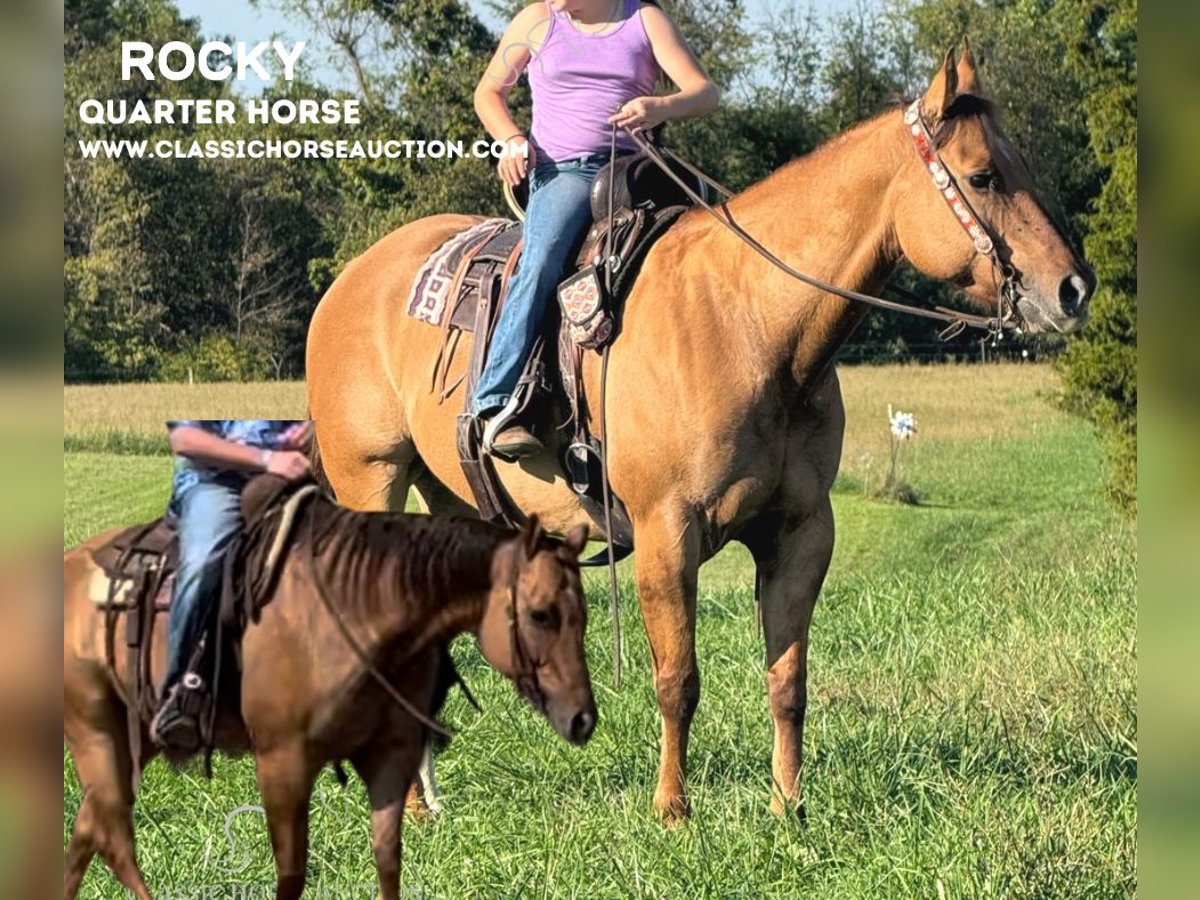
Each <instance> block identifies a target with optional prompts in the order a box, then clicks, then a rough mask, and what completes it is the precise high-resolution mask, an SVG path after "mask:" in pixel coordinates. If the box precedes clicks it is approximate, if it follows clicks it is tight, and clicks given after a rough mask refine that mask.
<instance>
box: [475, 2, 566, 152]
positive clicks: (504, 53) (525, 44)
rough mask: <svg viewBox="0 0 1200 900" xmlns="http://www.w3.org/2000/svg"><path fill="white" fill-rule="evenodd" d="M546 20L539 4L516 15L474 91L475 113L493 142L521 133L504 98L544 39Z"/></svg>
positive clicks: (544, 11) (544, 9) (506, 97)
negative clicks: (493, 139)
mask: <svg viewBox="0 0 1200 900" xmlns="http://www.w3.org/2000/svg"><path fill="white" fill-rule="evenodd" d="M547 18H548V14H547V12H546V6H545V4H543V3H534V4H531V5H529V6H527V7H525V9H523V10H521V11H520V12H519V13H517V14H516V16H514V17H513V20H512V22H510V23H509V26H508V28H507V29H505V32H504V37H502V38H501V39H500V44H499V46H497V47H496V52H495V53H494V54H493V55H492V59H491V62H489V63H488V66H487V68H486V69H485V70H484V72H483V77H482V78H480V79H479V84H478V85H477V86H476V88H475V113H476V115H478V116H479V121H480V122H482V123H483V127H484V128H486V129H487V132H488V134H490V135H491V136H492V137H493V138H495V139H496V140H497V141H507V140H508V139H509V138H511V137H513V136H514V135H517V134H521V133H522V132H521V129H520V127H519V126H518V125H517V123H516V122H515V121H514V120H513V117H512V113H510V112H509V109H508V95H509V94H510V93H512V89H513V85H515V84H516V83H517V79H518V78H520V77H521V73H522V72H524V71H525V67H526V66H527V65H529V60H530V58H531V57H532V56H533V52H534V51H535V50H536V49H537V45H538V44H540V42H541V40H542V38H544V37H545V35H546V30H547V26H546V24H545V23H546V19H547Z"/></svg>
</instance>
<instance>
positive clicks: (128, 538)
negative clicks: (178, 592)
mask: <svg viewBox="0 0 1200 900" xmlns="http://www.w3.org/2000/svg"><path fill="white" fill-rule="evenodd" d="M317 490H318V489H317V486H316V485H315V484H312V483H308V484H303V485H292V484H289V483H287V482H285V481H283V479H281V478H278V477H277V476H274V475H264V476H260V477H258V478H255V479H252V480H251V481H250V482H248V483H247V484H246V486H245V487H244V488H243V490H242V501H241V507H242V518H243V527H242V531H241V534H240V536H239V537H238V538H237V539H235V541H234V542H233V544H232V545H231V546H230V547H229V548H228V550H226V552H225V558H224V560H223V566H224V576H223V579H222V587H221V595H220V605H219V613H218V615H216V616H214V617H213V620H212V621H211V622H210V623H209V625H208V628H207V630H206V632H205V636H204V638H203V639H202V640H201V641H200V644H199V646H197V647H196V648H194V649H193V652H192V656H191V659H190V664H189V666H188V669H189V671H192V672H203V673H205V674H207V675H209V677H208V679H207V687H206V688H205V689H204V691H203V693H204V694H205V697H204V700H203V703H202V706H201V712H202V713H203V714H202V715H201V716H200V721H201V733H202V734H201V737H202V745H203V749H204V750H205V754H206V759H205V763H206V767H208V766H210V765H211V762H210V757H211V752H212V746H213V740H212V738H213V724H214V721H215V718H216V713H217V712H218V710H228V711H230V712H232V713H234V714H235V715H237V714H239V713H238V709H239V706H240V702H239V701H240V697H239V691H238V679H237V677H229V676H236V675H237V672H238V671H239V669H240V663H239V661H238V659H237V654H236V653H231V654H225V653H224V652H223V651H224V650H226V649H234V650H236V648H237V641H238V638H239V637H240V635H241V633H242V630H243V629H244V627H245V625H246V623H247V622H248V621H250V620H252V619H254V618H257V615H258V613H259V612H260V610H261V606H262V605H263V604H265V603H266V602H267V600H268V599H269V598H270V595H271V593H272V589H273V587H274V583H275V579H276V578H277V576H278V573H279V563H280V561H281V559H282V556H283V551H284V550H285V549H286V547H287V545H288V544H289V542H290V541H291V539H292V534H291V531H292V528H291V525H292V522H293V520H294V518H295V515H296V510H297V508H298V506H299V504H300V503H301V502H303V501H304V500H305V499H306V498H307V497H309V496H312V495H313V494H315V493H316V492H317ZM251 536H253V537H252V540H253V545H254V546H266V547H267V548H268V549H269V553H267V554H263V556H264V557H265V561H260V560H258V559H256V560H255V561H254V565H252V566H247V565H246V558H245V552H244V551H245V548H246V547H247V545H248V539H249V538H251ZM267 542H269V543H267ZM92 559H93V560H94V561H95V563H96V565H97V566H99V568H100V569H101V571H102V573H103V576H102V577H98V578H97V579H96V580H95V581H94V582H93V587H92V590H91V591H90V594H91V600H92V602H93V604H94V605H95V607H96V609H97V611H99V612H101V613H103V615H104V617H105V630H104V645H105V659H106V662H107V664H108V667H109V669H110V671H112V672H113V673H116V672H117V671H118V670H117V656H116V653H117V646H116V632H117V627H118V624H119V621H120V619H121V617H122V616H123V617H124V646H125V651H126V654H127V659H128V662H127V669H128V675H127V678H126V680H125V681H124V690H125V691H126V696H125V698H124V699H125V703H126V708H127V718H128V730H129V738H130V747H131V749H132V750H133V758H134V762H135V770H136V766H137V762H138V760H139V759H140V748H141V740H142V726H143V723H148V722H149V721H150V720H151V719H152V718H153V717H154V714H155V712H156V711H157V709H158V703H159V700H160V698H159V697H158V690H157V685H156V683H155V677H154V671H153V652H154V637H155V624H156V621H157V618H158V616H159V615H160V614H161V613H164V612H167V611H168V610H169V609H170V604H171V592H172V587H173V585H174V582H175V573H176V571H177V569H178V567H179V540H178V535H177V532H176V517H175V513H174V511H173V510H168V512H167V514H166V515H164V516H161V517H160V518H157V519H155V520H154V521H152V522H148V523H145V524H142V525H135V526H132V527H130V528H126V529H125V530H124V531H121V532H120V533H119V534H117V535H116V536H114V537H113V538H112V539H111V540H109V541H108V542H107V543H106V544H104V545H103V546H101V547H99V548H97V549H96V550H95V551H93V553H92ZM251 568H253V569H254V571H250V569H251ZM117 680H118V682H120V681H121V679H119V678H118V679H117ZM223 686H227V687H228V688H229V689H228V690H227V691H222V687H223ZM209 771H211V770H209ZM137 777H138V775H137V773H136V771H135V776H134V778H135V781H136V779H137Z"/></svg>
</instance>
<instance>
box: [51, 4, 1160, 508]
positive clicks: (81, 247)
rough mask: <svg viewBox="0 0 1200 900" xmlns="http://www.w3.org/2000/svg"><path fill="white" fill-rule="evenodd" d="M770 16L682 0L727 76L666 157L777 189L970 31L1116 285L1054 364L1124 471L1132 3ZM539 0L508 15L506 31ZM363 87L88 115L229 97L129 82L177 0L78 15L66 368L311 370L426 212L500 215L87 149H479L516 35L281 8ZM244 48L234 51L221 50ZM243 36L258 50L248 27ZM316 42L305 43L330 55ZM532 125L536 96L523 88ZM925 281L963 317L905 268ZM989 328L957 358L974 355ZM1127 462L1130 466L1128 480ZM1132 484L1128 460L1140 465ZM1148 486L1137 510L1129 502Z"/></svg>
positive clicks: (233, 374)
mask: <svg viewBox="0 0 1200 900" xmlns="http://www.w3.org/2000/svg"><path fill="white" fill-rule="evenodd" d="M786 2H787V0H784V3H781V4H776V5H775V7H774V12H773V13H772V14H771V15H770V16H769V18H767V19H766V20H755V21H752V20H751V19H750V18H749V16H748V14H747V11H746V8H745V4H744V2H743V0H706V2H698V0H664V5H665V6H666V8H667V9H668V10H669V11H670V13H671V14H672V16H673V17H674V18H675V20H676V21H677V22H678V23H679V25H680V27H681V29H682V31H683V32H684V33H685V35H686V36H687V38H688V40H689V42H690V43H691V45H692V47H693V48H694V49H695V50H696V51H697V54H698V55H699V56H700V58H701V61H702V62H703V64H704V65H705V67H706V68H707V70H708V71H709V73H710V74H711V75H712V76H713V78H714V79H715V80H716V81H717V82H718V83H719V84H720V85H721V86H722V88H723V92H724V101H723V103H722V106H721V108H720V109H719V110H718V111H717V112H715V113H714V114H712V115H710V116H707V117H704V118H702V119H697V120H693V121H688V122H682V123H673V124H672V125H671V126H669V127H668V142H669V143H670V144H671V145H672V146H673V147H675V148H676V149H678V150H679V151H680V152H682V153H684V155H685V156H687V157H688V158H690V159H691V160H693V161H694V162H696V163H697V164H698V165H700V166H701V167H702V168H704V169H705V170H706V171H708V172H710V173H712V174H713V175H714V176H715V177H716V178H717V179H718V180H720V181H722V182H723V183H725V184H727V185H728V186H730V187H731V188H734V189H735V190H736V189H740V188H743V187H745V186H747V185H749V184H751V183H753V182H754V181H756V180H758V179H760V178H763V177H765V176H766V175H767V174H768V173H770V172H771V171H772V170H774V169H775V168H777V167H778V166H780V165H782V164H783V163H784V162H786V161H787V160H789V159H791V158H793V157H795V156H797V155H799V154H803V153H806V152H808V151H809V150H811V149H813V148H814V147H816V146H817V145H818V144H820V143H821V142H822V141H824V140H825V139H827V138H828V137H830V136H831V135H833V134H835V133H836V132H838V131H840V130H841V129H843V128H845V127H847V126H849V125H851V124H853V123H855V122H857V121H859V120H861V119H864V118H866V117H868V116H871V115H873V114H875V113H876V112H879V111H880V110H881V109H883V108H885V107H886V106H887V105H888V104H891V103H895V102H897V101H898V100H900V99H902V98H907V97H913V96H916V95H917V94H919V93H920V92H921V91H922V90H923V89H924V87H925V86H926V84H927V83H928V80H929V77H930V75H931V74H932V72H933V71H934V70H935V68H936V66H937V63H938V61H939V60H940V59H941V57H942V56H943V55H944V53H945V51H946V49H947V47H948V46H949V45H951V44H952V43H955V42H956V41H957V40H958V39H959V38H960V37H961V36H962V35H964V34H967V35H969V36H970V38H971V41H972V47H973V50H974V52H975V54H976V58H977V60H978V61H979V63H980V66H981V71H982V75H983V79H984V83H985V85H986V87H987V88H988V90H989V92H990V93H991V94H992V95H993V96H994V98H995V99H996V100H997V101H998V103H999V107H1000V110H1001V113H1002V117H1003V122H1004V126H1005V128H1006V130H1007V131H1008V133H1009V134H1010V136H1011V137H1012V138H1013V140H1014V142H1015V143H1016V145H1017V146H1019V147H1021V148H1022V150H1023V151H1024V152H1025V153H1026V155H1027V157H1028V159H1029V162H1030V165H1031V168H1032V170H1033V171H1034V173H1035V174H1036V175H1037V176H1038V177H1039V178H1040V180H1041V182H1042V184H1041V187H1042V192H1043V197H1044V198H1046V199H1047V200H1049V201H1050V203H1051V210H1050V211H1051V213H1052V214H1053V215H1054V216H1055V217H1056V218H1057V219H1058V220H1059V221H1060V222H1061V224H1062V225H1063V227H1064V228H1065V230H1066V231H1067V232H1068V233H1069V234H1071V235H1072V236H1073V237H1074V238H1075V239H1076V240H1077V241H1079V242H1080V243H1082V244H1083V246H1084V247H1085V251H1086V255H1087V256H1088V258H1089V260H1090V261H1091V262H1092V263H1093V265H1095V266H1096V268H1097V271H1098V274H1099V276H1100V281H1101V290H1100V292H1099V294H1098V295H1097V297H1096V298H1095V301H1094V311H1093V321H1092V323H1091V325H1090V326H1089V328H1088V329H1085V331H1084V333H1083V335H1082V336H1081V337H1079V338H1073V339H1071V340H1069V341H1066V342H1061V341H1056V340H1054V339H1048V340H1043V342H1042V343H1041V345H1039V346H1038V347H1037V348H1036V349H1037V352H1038V355H1040V356H1045V355H1047V354H1059V353H1060V351H1061V354H1060V366H1061V367H1062V369H1063V372H1064V387H1065V394H1064V397H1065V402H1067V403H1069V404H1070V405H1071V406H1072V408H1073V409H1076V410H1077V411H1079V412H1081V413H1083V414H1085V415H1088V416H1089V417H1091V418H1092V419H1093V420H1094V421H1096V422H1097V423H1098V424H1100V425H1101V427H1102V428H1103V430H1104V434H1105V435H1106V440H1107V441H1108V445H1109V447H1110V449H1111V450H1112V452H1113V453H1114V458H1124V459H1128V458H1130V454H1131V452H1132V449H1131V448H1132V447H1133V446H1134V444H1135V442H1136V431H1135V429H1136V424H1135V423H1136V416H1135V412H1136V384H1135V381H1134V371H1133V370H1134V357H1135V354H1136V314H1135V297H1136V287H1137V282H1136V264H1135V263H1136V223H1137V218H1136V200H1137V193H1136V190H1137V189H1136V164H1137V149H1136V148H1137V124H1136V122H1137V120H1136V115H1137V113H1136V76H1137V64H1136V50H1137V6H1136V0H880V2H879V3H877V4H875V5H872V4H870V3H869V2H868V0H863V2H861V3H860V4H859V5H858V6H857V7H856V8H855V9H854V10H852V11H851V12H849V13H842V14H837V15H833V16H830V17H820V16H818V15H817V14H816V13H815V12H813V10H812V8H811V7H809V6H805V5H800V4H798V3H795V2H793V3H792V5H786ZM519 5H520V4H506V3H493V4H492V6H491V9H492V12H493V13H494V14H495V15H496V16H498V17H501V18H507V17H508V16H509V15H511V14H512V13H513V12H514V11H515V10H516V9H517V8H519ZM275 8H276V9H277V10H278V11H279V12H281V13H282V15H284V16H285V17H286V19H287V20H288V21H289V22H290V23H293V24H294V26H295V27H294V31H295V32H296V33H297V34H300V35H302V36H304V37H310V36H311V38H312V44H313V45H314V46H315V47H316V48H317V49H318V50H320V51H321V52H324V53H325V54H326V55H327V57H328V64H329V65H330V66H333V67H336V70H337V71H339V72H342V73H345V82H346V85H347V87H346V88H342V89H337V90H335V89H332V88H330V87H329V86H327V85H324V84H321V83H319V80H318V79H317V77H316V76H315V75H314V72H313V69H312V68H311V66H310V67H309V68H307V69H306V68H305V62H306V61H305V60H302V61H301V70H300V75H299V76H298V77H297V78H296V79H294V80H293V81H290V82H284V81H276V82H275V83H274V84H273V85H271V86H269V87H267V88H264V89H263V94H262V95H263V96H264V97H265V98H267V99H272V100H274V99H278V98H283V97H291V98H313V99H317V100H324V99H329V98H339V97H345V96H347V95H352V96H354V97H356V98H358V100H359V101H360V103H361V107H362V117H361V118H362V123H361V124H360V125H359V126H354V127H348V126H345V125H340V126H332V125H330V126H321V125H305V126H295V125H292V126H286V127H284V126H272V125H266V126H263V125H256V126H254V127H253V130H249V129H247V128H246V127H245V126H238V125H233V126H231V125H194V124H192V125H183V124H175V125H128V124H127V125H120V126H103V125H101V126H96V125H85V124H83V123H82V122H80V120H79V117H78V109H79V105H80V103H81V102H82V101H83V100H84V99H86V98H89V97H96V98H100V99H108V98H112V99H126V100H128V101H130V102H133V101H135V100H138V99H141V100H145V101H153V100H154V99H156V98H166V99H181V98H185V97H186V98H212V99H217V98H228V97H231V96H233V94H231V90H232V88H231V87H230V84H229V83H228V82H212V81H207V80H204V79H202V78H200V77H198V76H195V77H193V78H191V79H188V80H185V81H179V82H172V81H166V80H162V79H159V80H156V81H153V82H148V81H144V80H141V79H135V80H132V81H129V82H125V81H122V80H121V78H120V71H119V69H120V66H119V60H120V44H121V41H122V40H123V39H124V40H129V39H134V38H136V39H137V40H142V41H148V42H150V43H152V44H153V45H154V46H161V44H162V43H165V42H166V41H169V40H182V41H185V42H187V43H189V44H192V45H193V46H196V47H198V46H199V45H200V44H201V43H202V42H203V41H204V40H205V39H206V38H212V37H218V36H215V35H207V34H201V32H200V27H199V23H198V22H197V21H195V20H190V19H187V18H185V17H183V16H182V15H181V14H180V13H179V11H178V9H177V8H176V7H175V5H174V4H173V3H172V2H170V0H125V2H121V3H114V2H111V0H67V2H66V4H65V22H64V56H65V72H64V107H65V109H64V112H65V116H64V118H65V135H64V198H63V201H64V212H63V244H64V257H65V261H64V293H65V322H64V343H65V347H64V351H65V358H64V376H65V378H66V380H67V381H92V382H95V381H128V380H176V379H182V378H186V377H193V378H196V379H205V380H213V379H258V378H271V377H300V376H301V375H302V374H303V354H304V338H305V332H306V329H307V324H308V320H309V318H310V316H311V314H312V310H313V309H314V307H315V305H316V303H317V301H318V300H319V298H320V297H321V295H322V293H323V292H324V291H325V290H326V289H327V288H328V286H329V285H330V283H331V282H332V281H333V279H334V278H335V277H336V275H337V274H338V272H339V271H340V270H341V268H342V267H343V266H345V264H346V263H347V262H348V261H349V260H351V259H353V258H354V257H355V256H357V255H358V254H360V253H361V252H363V251H364V250H365V249H366V248H367V247H368V246H370V244H371V243H373V242H374V241H375V240H377V239H379V238H380V237H382V236H383V235H384V234H386V233H387V232H388V231H390V230H392V229H394V228H396V227H398V226H399V225H401V224H403V223H405V222H408V221H411V220H412V219H415V218H418V217H420V216H424V215H429V214H432V213H436V212H444V211H460V212H475V213H481V214H489V215H503V214H505V212H506V211H505V208H504V206H503V201H502V199H501V194H500V191H499V188H498V184H499V183H498V181H497V180H496V179H495V177H494V174H493V172H492V170H491V167H490V164H489V163H488V162H487V161H485V160H478V159H458V160H430V159H419V158H401V159H390V160H337V159H331V160H318V159H305V160H299V161H295V162H288V161H281V160H278V159H257V160H256V159H214V160H207V159H161V160H160V159H150V158H145V159H105V158H93V159H84V158H82V157H81V154H80V152H79V149H78V143H77V142H78V140H80V139H95V138H103V137H108V138H112V139H118V140H119V139H148V140H151V141H154V140H158V139H168V140H172V141H174V140H186V141H187V142H189V143H190V141H191V140H193V139H200V140H204V139H211V138H217V139H222V138H229V137H247V138H249V137H254V138H268V139H269V138H280V139H284V138H289V139H290V138H302V139H304V138H313V139H318V140H321V139H339V138H340V139H345V138H351V139H353V138H357V137H361V138H363V139H375V138H378V137H395V138H401V139H412V140H432V139H448V140H462V141H464V142H466V143H468V144H469V143H470V142H472V141H475V140H477V139H479V138H481V137H484V135H483V132H482V128H481V127H480V125H479V123H478V122H477V120H476V118H475V115H474V112H473V108H472V92H473V89H474V86H475V83H476V81H477V79H478V78H479V75H480V73H481V72H482V70H483V67H484V65H485V63H486V60H487V59H488V57H489V56H490V54H491V52H492V51H493V49H494V47H495V44H496V41H497V39H498V35H497V34H495V33H494V32H493V31H492V30H491V29H489V28H488V27H487V26H486V25H485V24H484V22H483V21H482V20H481V18H480V17H479V16H478V15H476V14H475V13H474V12H473V11H472V10H471V8H470V7H469V6H468V5H466V4H465V3H464V2H462V0H278V2H276V4H275ZM227 37H228V36H227ZM235 37H247V36H235ZM316 52H317V50H310V51H308V52H306V56H307V55H309V53H316ZM514 95H515V97H514V99H515V103H516V105H517V108H518V113H517V118H518V121H527V120H528V105H529V98H528V91H527V88H526V87H525V85H524V81H522V83H521V84H520V85H518V87H517V89H516V91H515V92H514ZM896 283H897V284H898V285H899V286H901V287H903V288H906V289H909V290H913V291H916V292H918V293H921V294H923V295H928V296H932V297H934V298H935V299H936V300H937V301H938V302H943V303H949V302H953V301H952V297H951V293H950V292H949V291H948V290H947V289H945V288H943V287H941V286H938V285H935V284H932V283H929V282H927V281H926V280H925V279H923V278H921V277H920V276H918V275H917V274H916V273H915V272H912V271H911V270H907V269H906V270H902V271H901V272H900V273H898V275H897V278H896ZM930 340H931V331H930V326H929V325H928V324H927V323H923V322H921V321H919V320H910V319H908V318H907V317H899V316H889V315H886V314H872V315H871V316H870V317H869V319H868V320H867V322H866V323H865V324H864V326H863V328H862V329H861V330H860V331H859V333H858V334H857V335H856V338H855V341H856V343H857V344H858V345H859V346H861V345H863V344H867V345H870V346H871V347H874V348H876V350H875V352H874V356H875V358H882V359H905V358H908V356H909V353H908V351H907V348H909V347H910V346H913V345H916V344H921V345H927V344H928V343H929V341H930ZM971 340H972V338H971V337H970V336H962V337H959V338H957V339H956V340H955V341H952V342H950V343H949V344H948V345H947V346H946V348H945V353H946V355H947V356H951V357H961V358H975V357H976V356H977V355H978V353H977V348H976V347H974V346H973V344H971V343H970V342H971ZM1119 468H1120V467H1118V469H1119ZM1129 469H1130V473H1131V471H1132V466H1131V465H1130V466H1129ZM1131 479H1132V474H1130V475H1129V480H1127V483H1125V484H1124V485H1123V486H1116V487H1115V488H1114V489H1115V490H1116V492H1117V493H1118V494H1119V495H1122V496H1125V497H1131V496H1132V481H1131Z"/></svg>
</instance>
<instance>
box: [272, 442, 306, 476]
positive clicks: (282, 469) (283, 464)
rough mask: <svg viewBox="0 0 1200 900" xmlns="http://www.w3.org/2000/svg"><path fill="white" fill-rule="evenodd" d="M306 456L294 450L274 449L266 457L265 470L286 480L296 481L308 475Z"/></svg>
mask: <svg viewBox="0 0 1200 900" xmlns="http://www.w3.org/2000/svg"><path fill="white" fill-rule="evenodd" d="M310 468H311V467H310V465H309V462H308V457H307V456H305V455H304V454H303V453H299V452H297V451H295V450H276V451H274V452H273V453H272V454H271V455H270V457H268V459H267V471H268V472H270V473H271V474H272V475H279V476H281V477H283V478H286V479H287V480H288V481H298V480H300V479H301V478H303V477H305V476H306V475H308V472H309V469H310Z"/></svg>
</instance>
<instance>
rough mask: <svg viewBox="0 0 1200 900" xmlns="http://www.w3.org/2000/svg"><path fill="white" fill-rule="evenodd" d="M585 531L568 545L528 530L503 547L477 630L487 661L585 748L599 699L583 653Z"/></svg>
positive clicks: (578, 531)
mask: <svg viewBox="0 0 1200 900" xmlns="http://www.w3.org/2000/svg"><path fill="white" fill-rule="evenodd" d="M587 533H588V532H587V526H586V525H583V526H580V527H578V528H576V529H574V530H573V531H572V532H571V533H570V534H569V535H568V536H567V539H566V540H565V541H563V542H559V541H556V540H553V539H551V538H548V537H546V536H545V535H544V534H543V533H542V529H541V527H540V526H539V525H538V523H537V519H536V517H531V519H530V522H529V525H528V526H527V527H526V528H525V530H524V531H523V532H522V533H521V534H520V535H518V536H517V537H516V538H514V539H513V540H511V541H509V542H508V543H506V544H505V545H503V546H502V547H501V549H500V550H499V551H498V552H497V554H496V558H495V561H494V562H493V564H492V585H493V587H492V590H491V593H490V595H489V596H488V604H487V610H486V611H485V612H484V615H483V621H482V623H481V624H480V628H479V647H480V650H482V651H483V655H484V657H485V658H486V659H487V661H488V662H489V663H491V664H492V666H493V667H494V668H495V669H496V670H497V671H499V672H501V673H502V674H504V675H506V676H507V677H509V678H511V679H512V680H513V681H514V682H516V684H517V687H518V688H519V689H520V691H521V693H522V694H523V695H524V696H525V698H526V699H527V700H529V702H530V703H532V704H533V706H534V707H535V708H536V709H538V710H539V711H540V712H541V713H542V714H543V715H544V716H545V717H546V718H547V719H549V720H550V724H551V725H553V726H554V729H555V730H556V731H557V732H558V733H559V734H560V735H562V736H563V737H564V738H566V739H567V740H568V741H570V742H571V743H573V744H583V743H586V742H587V739H588V738H589V737H591V735H592V730H593V729H594V728H595V727H596V701H595V699H594V698H593V697H592V682H591V678H590V677H589V676H588V667H587V657H586V656H585V655H584V649H583V632H584V628H585V627H586V626H587V604H586V603H585V601H584V596H583V585H582V582H581V581H580V578H579V553H580V551H581V550H583V547H584V545H585V544H586V543H587Z"/></svg>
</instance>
